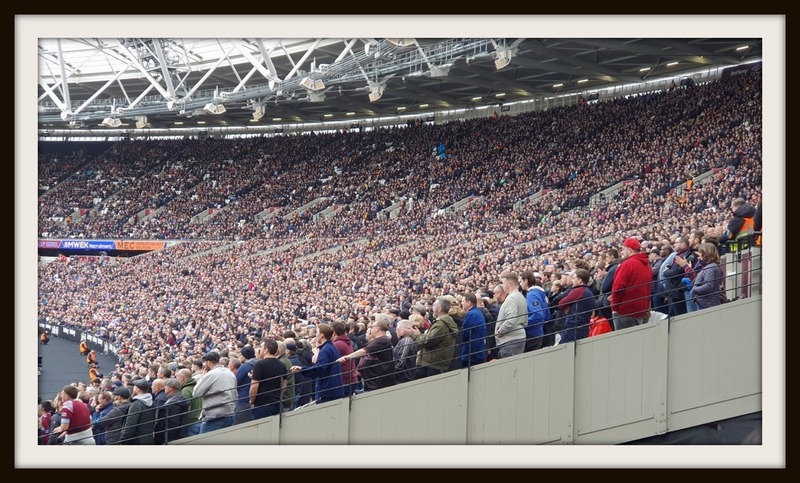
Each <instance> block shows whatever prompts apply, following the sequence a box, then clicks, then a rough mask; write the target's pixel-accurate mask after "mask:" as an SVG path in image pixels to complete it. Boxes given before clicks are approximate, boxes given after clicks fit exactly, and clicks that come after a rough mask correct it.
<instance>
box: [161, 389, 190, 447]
mask: <svg viewBox="0 0 800 483" xmlns="http://www.w3.org/2000/svg"><path fill="white" fill-rule="evenodd" d="M181 388H182V385H181V381H179V380H178V379H177V378H174V377H171V378H169V379H167V380H166V381H164V391H165V392H166V393H167V400H166V402H164V405H163V406H162V412H163V418H164V443H170V442H172V441H177V440H179V439H181V438H185V437H186V436H187V430H188V426H189V401H187V400H186V398H184V397H183V394H182V393H181Z"/></svg>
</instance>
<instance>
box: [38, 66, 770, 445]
mask: <svg viewBox="0 0 800 483" xmlns="http://www.w3.org/2000/svg"><path fill="white" fill-rule="evenodd" d="M760 93H761V82H760V78H759V77H757V76H756V75H755V74H749V75H746V76H740V77H738V78H732V79H723V80H720V81H715V82H713V83H709V84H707V85H702V86H701V85H698V86H691V87H686V88H680V89H676V90H673V91H669V92H666V91H665V92H655V93H651V94H647V95H641V96H634V97H631V98H626V99H617V100H613V101H608V102H603V103H597V104H584V105H580V106H574V107H570V108H557V109H551V110H548V111H545V112H538V113H529V114H522V115H519V116H515V117H505V116H501V117H499V118H487V119H476V120H470V121H463V122H453V123H449V124H444V125H440V126H426V125H419V126H413V127H408V128H396V129H380V130H375V131H366V132H349V133H337V134H313V135H308V136H296V137H292V136H286V137H275V138H257V139H236V140H223V139H213V140H208V141H199V140H184V141H180V142H174V141H156V140H153V141H127V142H122V143H118V144H115V145H113V147H111V148H110V149H108V150H107V151H105V152H103V153H101V154H99V155H96V156H94V157H91V156H90V155H88V154H86V153H85V152H77V151H76V152H73V153H69V154H66V155H65V154H64V153H56V152H53V153H51V155H50V157H49V158H48V156H47V155H46V154H42V155H40V165H45V166H46V167H47V168H46V170H43V171H41V173H42V179H40V185H42V186H47V187H48V189H47V190H46V191H45V192H44V194H43V195H42V196H41V197H40V211H39V230H40V234H41V235H42V236H45V235H46V236H49V237H55V238H58V237H91V238H101V239H114V238H142V239H170V240H181V241H182V242H181V243H179V244H175V245H171V246H168V247H167V248H164V249H162V250H159V251H155V252H150V253H147V254H145V255H140V256H137V257H134V258H130V259H120V258H114V257H108V256H101V257H66V258H62V259H60V260H56V261H53V262H51V263H47V264H43V265H42V266H41V267H40V269H39V317H40V319H41V320H44V321H46V322H48V323H51V324H59V325H63V326H69V327H73V328H76V329H79V330H82V331H86V332H89V333H92V334H95V335H97V336H99V337H102V338H103V339H105V340H107V341H109V343H110V344H111V346H113V347H114V348H115V350H116V354H117V356H118V357H119V364H118V365H117V367H116V368H114V370H112V371H109V372H108V374H107V376H106V377H97V378H94V379H93V380H90V381H87V382H85V383H75V384H69V385H67V386H65V388H64V390H62V391H61V392H60V393H59V394H58V395H56V396H55V397H53V398H52V399H47V400H43V401H42V402H41V404H40V409H39V412H40V442H41V443H42V444H59V442H61V443H65V444H163V443H168V442H169V441H174V440H175V439H179V438H183V437H186V436H190V435H193V434H198V433H203V432H208V431H212V430H216V429H219V428H223V427H228V426H231V425H233V424H238V423H242V422H246V421H250V420H253V419H259V418H263V417H268V416H272V415H275V414H280V413H282V412H286V411H292V410H295V409H297V408H300V407H303V406H305V405H307V404H309V403H322V402H326V401H331V400H336V399H339V398H342V397H348V396H350V395H354V394H358V393H360V392H363V391H371V390H376V389H380V388H384V387H389V386H392V385H395V384H400V383H403V382H408V381H412V380H416V379H420V378H424V377H429V376H434V375H437V374H441V373H443V372H447V371H451V370H455V369H459V368H462V367H470V366H474V365H478V364H483V363H486V362H488V361H492V360H496V359H502V358H507V357H513V356H515V355H519V354H522V353H526V352H531V351H535V350H539V349H541V348H544V347H549V346H552V345H556V344H563V343H566V342H569V341H574V340H578V339H581V338H585V337H589V336H592V335H595V334H599V333H603V332H607V331H610V330H622V329H625V328H628V327H633V326H636V325H641V324H643V323H646V322H647V321H648V320H649V318H650V316H651V314H652V313H653V312H661V313H664V314H666V315H669V316H673V315H680V314H684V313H687V312H691V311H694V310H701V309H705V308H708V307H713V306H715V305H718V304H720V303H723V302H724V301H725V300H724V290H723V286H722V283H723V274H722V271H721V268H720V254H721V253H724V250H726V247H727V246H728V244H727V243H725V242H726V241H728V240H735V239H736V238H737V237H740V236H742V235H744V234H747V233H752V232H754V231H756V232H758V231H760V229H761V226H760V223H761V222H760V212H761V172H762V159H761V150H762V147H761V100H760ZM439 142H442V143H444V144H445V145H446V147H447V150H446V152H447V156H446V157H444V159H441V157H440V156H437V154H436V149H435V148H436V146H437V145H438V143H439ZM86 158H89V159H86ZM59 160H61V161H59ZM59 170H62V171H59ZM704 173H707V174H708V177H707V178H705V179H704V182H702V183H700V182H697V183H693V182H692V180H693V178H694V177H696V176H699V175H701V174H704ZM618 183H621V188H620V189H619V190H618V191H616V192H614V193H612V194H610V195H608V196H607V197H604V198H603V199H602V200H600V201H599V202H597V201H596V200H595V201H591V202H590V198H592V197H593V196H594V195H596V194H597V193H599V192H600V191H602V190H604V189H606V188H608V187H610V186H613V185H615V184H618ZM534 193H538V194H539V195H541V196H539V197H538V198H536V199H535V200H534V199H532V198H531V199H529V197H530V195H532V194H534ZM470 197H473V198H474V202H472V203H469V204H468V205H467V207H466V208H465V209H463V210H461V211H449V210H447V209H446V208H447V207H448V206H450V205H451V204H452V203H454V202H457V201H459V200H463V199H466V198H470ZM320 198H323V200H322V201H321V202H320V203H321V204H319V205H317V206H316V207H314V209H313V210H310V209H309V210H306V211H300V212H297V213H296V214H293V215H291V216H288V217H287V216H285V215H287V214H288V213H289V212H291V210H293V209H294V208H297V207H301V206H303V205H304V204H306V203H308V202H310V201H312V200H315V199H317V200H319V199H320ZM397 202H401V205H400V209H399V210H398V212H397V213H396V214H395V215H393V216H391V217H390V216H388V215H387V214H386V213H382V210H384V209H385V208H387V207H389V206H391V205H393V204H395V203H397ZM325 207H339V208H341V210H340V211H338V212H337V214H336V215H335V216H333V217H330V218H322V217H315V216H314V214H315V213H318V212H319V211H320V210H322V209H323V208H325ZM270 208H274V209H275V213H277V214H275V213H271V215H274V216H266V217H264V216H263V215H264V213H265V210H266V211H269V210H270ZM80 209H85V210H86V213H85V214H83V215H82V216H80V219H78V220H71V219H70V220H68V219H67V218H68V217H70V216H72V214H74V213H75V211H76V210H80ZM209 209H210V210H211V211H216V213H214V214H213V215H210V216H208V218H207V219H205V220H203V221H200V222H194V221H192V218H193V217H194V216H195V215H197V214H199V213H203V212H205V211H207V210H209ZM73 393H74V394H73ZM87 421H88V422H87ZM87 428H88V429H89V432H88V433H87V432H86V431H87ZM62 433H63V434H62ZM87 434H90V435H91V437H86V435H87Z"/></svg>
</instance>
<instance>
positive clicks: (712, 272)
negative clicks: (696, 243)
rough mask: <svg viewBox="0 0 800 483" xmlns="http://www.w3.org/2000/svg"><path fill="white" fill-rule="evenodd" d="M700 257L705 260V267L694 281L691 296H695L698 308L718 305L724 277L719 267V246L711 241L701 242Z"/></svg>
mask: <svg viewBox="0 0 800 483" xmlns="http://www.w3.org/2000/svg"><path fill="white" fill-rule="evenodd" d="M698 257H699V258H700V259H701V260H702V261H703V268H702V269H701V270H700V273H698V274H697V277H695V279H694V281H693V283H692V290H691V291H690V292H689V293H690V294H691V295H690V296H691V297H693V298H694V301H695V303H696V304H697V307H698V310H699V309H707V308H709V307H716V306H717V305H719V304H720V295H721V294H722V291H723V289H722V281H723V279H724V278H723V275H722V270H721V269H720V267H719V253H718V252H717V247H715V246H714V245H712V244H711V243H702V244H700V247H699V250H698Z"/></svg>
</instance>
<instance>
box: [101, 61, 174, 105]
mask: <svg viewBox="0 0 800 483" xmlns="http://www.w3.org/2000/svg"><path fill="white" fill-rule="evenodd" d="M122 51H123V52H124V53H125V57H126V58H127V60H130V61H131V62H132V64H131V65H133V67H135V68H136V70H138V71H139V72H141V73H142V75H143V76H144V77H145V78H146V79H147V80H148V81H149V82H150V83H151V84H152V85H153V87H155V88H156V89H158V92H160V93H161V95H162V96H163V97H164V99H166V100H167V101H174V100H175V98H174V97H170V94H169V92H167V90H166V89H164V87H163V86H162V85H161V83H159V82H158V81H157V80H156V79H155V78H154V77H153V76H152V75H150V73H149V72H147V69H145V68H144V66H143V65H142V64H141V63H140V62H139V61H138V60H137V59H136V57H133V54H132V53H131V52H130V51H129V50H128V49H122ZM108 55H111V56H112V57H113V56H114V55H113V54H112V53H109V54H108Z"/></svg>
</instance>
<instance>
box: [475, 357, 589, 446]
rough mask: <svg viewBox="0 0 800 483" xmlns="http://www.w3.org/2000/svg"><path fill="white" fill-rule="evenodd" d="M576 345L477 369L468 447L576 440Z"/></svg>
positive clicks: (482, 365)
mask: <svg viewBox="0 0 800 483" xmlns="http://www.w3.org/2000/svg"><path fill="white" fill-rule="evenodd" d="M573 350H574V349H573V344H565V345H563V346H556V347H552V348H547V349H542V350H539V351H535V352H530V353H527V354H523V355H520V356H515V357H511V358H508V359H501V360H498V361H493V362H489V363H485V364H480V365H477V366H474V367H473V368H472V373H471V374H470V381H469V382H470V383H469V412H468V418H469V419H468V433H467V435H468V436H467V441H468V443H469V444H543V443H552V442H558V441H563V440H565V439H568V438H571V433H572V431H571V422H572V384H573V382H572V377H573V374H574V371H573V356H572V352H573Z"/></svg>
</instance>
